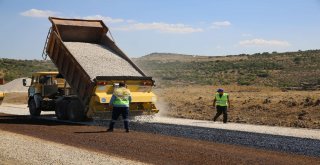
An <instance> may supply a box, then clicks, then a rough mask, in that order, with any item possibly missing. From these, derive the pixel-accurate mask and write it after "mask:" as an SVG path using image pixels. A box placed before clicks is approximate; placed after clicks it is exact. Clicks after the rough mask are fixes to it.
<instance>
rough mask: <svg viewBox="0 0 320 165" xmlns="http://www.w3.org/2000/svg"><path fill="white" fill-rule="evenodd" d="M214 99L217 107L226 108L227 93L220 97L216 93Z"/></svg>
mask: <svg viewBox="0 0 320 165" xmlns="http://www.w3.org/2000/svg"><path fill="white" fill-rule="evenodd" d="M215 97H216V105H217V106H228V93H223V95H222V96H221V97H220V94H219V93H216V96H215Z"/></svg>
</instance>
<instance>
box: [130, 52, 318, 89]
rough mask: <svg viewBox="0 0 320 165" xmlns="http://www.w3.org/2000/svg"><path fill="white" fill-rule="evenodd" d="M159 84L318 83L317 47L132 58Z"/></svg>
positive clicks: (285, 85) (262, 84) (283, 85)
mask: <svg viewBox="0 0 320 165" xmlns="http://www.w3.org/2000/svg"><path fill="white" fill-rule="evenodd" d="M134 61H135V62H136V63H137V65H138V66H139V67H141V68H142V70H144V71H145V72H146V73H147V74H148V75H150V76H153V77H155V78H156V79H157V80H158V81H159V82H161V84H165V85H168V84H170V85H174V84H205V85H220V84H221V85H227V84H238V85H259V86H276V87H290V86H300V84H301V83H302V82H307V83H311V84H315V85H319V84H320V50H308V51H298V52H286V53H277V52H273V53H267V52H266V53H256V54H253V55H247V54H241V55H230V56H219V57H216V56H194V55H182V54H169V53H152V54H149V55H146V56H143V57H140V58H137V59H134Z"/></svg>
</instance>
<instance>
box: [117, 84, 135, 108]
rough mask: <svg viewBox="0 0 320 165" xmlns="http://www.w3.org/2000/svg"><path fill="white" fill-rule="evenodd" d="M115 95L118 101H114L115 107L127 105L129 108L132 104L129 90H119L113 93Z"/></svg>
mask: <svg viewBox="0 0 320 165" xmlns="http://www.w3.org/2000/svg"><path fill="white" fill-rule="evenodd" d="M113 94H114V96H115V97H116V99H114V101H113V105H127V106H129V104H130V100H129V97H130V95H131V93H130V90H129V89H127V88H123V87H121V88H117V89H116V90H115V91H114V92H113Z"/></svg>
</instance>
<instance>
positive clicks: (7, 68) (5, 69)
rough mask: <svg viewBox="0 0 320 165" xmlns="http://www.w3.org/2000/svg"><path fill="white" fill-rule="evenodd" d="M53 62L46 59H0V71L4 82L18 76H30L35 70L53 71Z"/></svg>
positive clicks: (54, 68)
mask: <svg viewBox="0 0 320 165" xmlns="http://www.w3.org/2000/svg"><path fill="white" fill-rule="evenodd" d="M55 70H57V69H56V67H55V66H54V64H53V63H52V62H51V61H48V60H46V61H45V60H15V59H7V58H1V59H0V72H1V73H2V76H4V79H5V81H6V82H8V81H11V80H14V79H16V78H20V77H30V76H31V74H32V73H33V72H37V71H55Z"/></svg>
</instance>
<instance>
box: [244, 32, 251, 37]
mask: <svg viewBox="0 0 320 165" xmlns="http://www.w3.org/2000/svg"><path fill="white" fill-rule="evenodd" d="M241 36H242V37H252V34H250V33H242V34H241Z"/></svg>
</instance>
